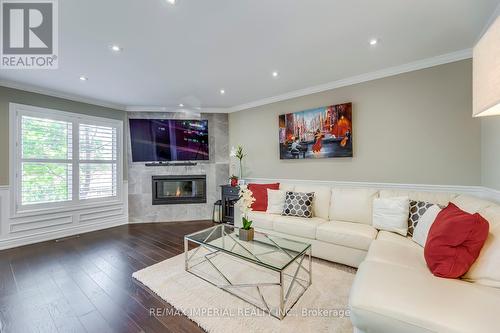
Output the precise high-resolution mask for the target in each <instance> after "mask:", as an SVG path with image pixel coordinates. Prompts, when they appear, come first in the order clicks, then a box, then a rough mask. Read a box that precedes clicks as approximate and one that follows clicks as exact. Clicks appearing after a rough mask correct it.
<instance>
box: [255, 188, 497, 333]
mask: <svg viewBox="0 0 500 333" xmlns="http://www.w3.org/2000/svg"><path fill="white" fill-rule="evenodd" d="M281 189H283V190H288V191H297V192H314V193H315V199H314V201H313V215H314V217H313V218H310V219H304V218H297V217H287V216H280V215H275V214H268V213H265V212H251V213H250V214H249V218H250V219H251V220H253V223H254V227H255V228H256V229H257V230H260V231H263V232H266V233H268V234H274V235H278V236H282V237H285V238H289V239H295V240H300V241H304V242H308V243H311V244H312V253H313V256H315V257H318V258H321V259H325V260H329V261H333V262H337V263H342V264H345V265H349V266H353V267H358V272H357V274H356V278H355V281H354V284H353V286H352V289H351V294H350V307H351V320H352V323H353V325H354V327H355V331H356V332H365V333H378V332H380V333H388V332H397V333H404V332H412V333H413V332H463V333H466V332H467V333H469V332H500V315H499V314H500V206H499V205H496V204H494V203H492V202H488V201H485V200H482V199H478V198H474V197H471V196H467V195H458V194H453V193H435V192H410V191H401V190H377V189H366V188H336V187H330V186H315V185H304V184H296V185H294V184H282V185H281ZM398 196H408V197H409V198H410V199H412V200H418V201H427V202H431V203H436V204H440V205H446V204H448V202H453V203H454V204H456V205H457V206H459V207H460V208H461V209H463V210H465V211H468V212H470V213H475V212H479V213H481V215H483V216H484V217H485V218H486V219H487V220H488V221H489V222H490V235H489V238H488V240H487V242H486V244H485V246H484V248H483V250H482V251H481V255H480V257H479V258H478V260H477V261H476V263H475V264H474V266H473V267H472V268H471V270H470V271H469V272H468V273H467V274H466V275H465V278H469V279H470V280H473V281H474V283H473V282H469V281H466V280H465V279H462V280H458V279H443V278H437V277H435V276H433V275H432V273H431V272H430V271H429V270H428V268H427V265H426V262H425V259H424V253H423V248H422V247H421V246H419V245H418V244H416V243H415V242H413V241H412V240H411V238H407V237H403V236H400V235H398V234H395V233H391V232H387V231H379V230H377V229H376V228H374V227H373V226H372V223H371V222H372V204H373V199H375V198H377V197H398Z"/></svg>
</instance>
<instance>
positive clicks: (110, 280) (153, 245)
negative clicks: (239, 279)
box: [0, 221, 213, 333]
mask: <svg viewBox="0 0 500 333" xmlns="http://www.w3.org/2000/svg"><path fill="white" fill-rule="evenodd" d="M212 225H213V224H212V223H211V222H208V221H194V222H179V223H155V224H131V225H125V226H120V227H116V228H111V229H106V230H101V231H96V232H92V233H87V234H82V235H80V237H79V238H68V239H65V240H62V241H59V242H56V241H49V242H44V243H39V244H35V245H29V246H24V247H19V248H15V249H10V250H5V251H0V325H1V327H0V332H23V333H26V332H64V333H66V332H97V333H104V332H148V333H149V332H189V333H192V332H202V330H201V329H200V328H199V327H198V326H197V325H196V324H195V323H193V322H192V321H190V320H189V319H188V318H187V317H180V316H175V317H173V316H171V317H168V316H159V317H155V316H154V315H150V309H152V308H167V309H168V308H171V307H170V305H169V304H168V303H166V302H164V301H163V300H161V299H160V298H159V297H157V296H155V295H154V294H152V293H151V292H150V291H149V290H148V289H147V288H145V287H143V286H141V284H140V283H138V282H136V281H135V280H134V279H133V278H132V273H133V272H135V271H137V270H140V269H142V268H144V267H147V266H150V265H152V264H155V263H157V262H159V261H162V260H165V259H167V258H170V257H173V256H176V255H178V254H180V253H182V252H183V250H184V249H183V236H184V235H185V234H188V233H191V232H194V231H197V230H201V229H204V228H208V227H210V226H212Z"/></svg>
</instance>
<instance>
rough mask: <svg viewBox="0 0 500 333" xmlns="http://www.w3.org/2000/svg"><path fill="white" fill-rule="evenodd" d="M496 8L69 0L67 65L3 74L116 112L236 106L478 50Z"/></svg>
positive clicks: (458, 2)
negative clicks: (182, 106)
mask: <svg viewBox="0 0 500 333" xmlns="http://www.w3.org/2000/svg"><path fill="white" fill-rule="evenodd" d="M499 2H500V0H439V1H436V0H419V1H401V0H377V1H374V0H335V1H334V0H253V1H250V0H178V3H177V4H176V5H175V6H172V5H170V4H168V3H167V1H166V0H85V1H82V0H61V1H59V30H60V33H59V49H60V52H59V59H60V60H59V61H60V62H59V69H58V70H1V71H0V80H1V81H3V82H11V83H12V82H16V83H20V84H26V85H31V86H35V87H43V88H44V89H46V90H50V91H56V92H60V93H64V94H69V95H74V96H80V97H85V98H90V99H94V100H99V101H104V102H107V103H111V104H113V105H117V106H119V107H125V106H158V107H160V106H163V107H169V106H176V105H178V104H179V103H183V104H185V105H186V107H202V108H203V109H205V108H233V109H235V108H238V106H240V105H243V104H248V103H251V102H254V101H258V100H262V99H268V98H270V97H272V96H277V95H282V94H285V93H288V92H291V91H296V90H300V89H305V88H308V87H312V86H317V85H321V84H325V83H328V82H332V81H338V80H342V79H346V78H350V77H353V76H357V75H361V74H363V73H369V72H374V71H377V70H381V69H384V68H389V67H394V66H400V65H403V64H407V63H411V62H415V61H418V60H421V59H427V58H431V57H435V56H439V55H443V54H448V53H452V52H456V51H461V50H466V49H470V48H471V47H472V46H473V44H474V42H475V41H476V40H477V38H478V36H479V34H480V33H481V31H482V29H483V28H484V26H485V24H486V23H487V22H488V20H489V19H490V18H491V16H492V14H493V12H494V11H495V9H496V8H497V6H498V4H499ZM371 38H379V40H380V42H379V44H378V45H377V46H376V47H371V46H370V45H369V40H370V39H371ZM113 43H116V44H119V45H120V46H121V47H122V48H123V51H122V52H120V53H119V54H115V53H113V52H111V51H110V48H109V46H110V45H111V44H113ZM465 52H466V51H465ZM459 54H464V52H461V53H460V52H459ZM275 70H276V71H278V72H279V74H280V75H279V77H278V78H277V79H275V78H273V77H272V75H271V73H272V72H273V71H275ZM81 75H85V76H87V77H88V78H89V80H88V81H86V82H82V81H80V80H79V77H80V76H81ZM222 88H223V89H225V91H226V94H225V95H224V96H221V95H220V94H219V90H220V89H222Z"/></svg>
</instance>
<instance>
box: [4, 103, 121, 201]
mask: <svg viewBox="0 0 500 333" xmlns="http://www.w3.org/2000/svg"><path fill="white" fill-rule="evenodd" d="M12 116H14V118H15V123H14V124H15V126H14V134H15V135H14V138H15V140H16V145H15V148H14V151H13V159H14V161H13V169H14V178H15V179H14V182H13V184H14V183H15V184H17V186H15V187H14V189H15V191H16V193H15V196H16V200H15V201H16V207H17V208H18V209H19V208H21V209H23V208H32V207H41V208H45V207H52V206H56V207H58V206H61V205H75V204H82V203H88V202H92V201H99V202H101V201H103V200H116V199H117V196H118V193H119V189H120V183H121V159H122V156H121V151H120V147H121V141H120V140H121V127H122V123H121V122H120V121H117V120H116V121H115V120H108V119H103V118H97V117H90V116H83V115H79V114H72V113H67V112H61V111H54V110H48V109H41V108H34V107H30V106H24V105H19V104H11V117H12ZM34 205H36V206H34Z"/></svg>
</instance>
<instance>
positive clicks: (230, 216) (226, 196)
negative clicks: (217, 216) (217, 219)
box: [221, 185, 240, 225]
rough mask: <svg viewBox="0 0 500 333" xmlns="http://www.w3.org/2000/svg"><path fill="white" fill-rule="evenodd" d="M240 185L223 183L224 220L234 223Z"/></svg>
mask: <svg viewBox="0 0 500 333" xmlns="http://www.w3.org/2000/svg"><path fill="white" fill-rule="evenodd" d="M239 192H240V187H239V186H231V185H221V195H222V222H224V223H227V224H231V225H234V204H235V203H236V201H238V199H239V198H240V194H239Z"/></svg>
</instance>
